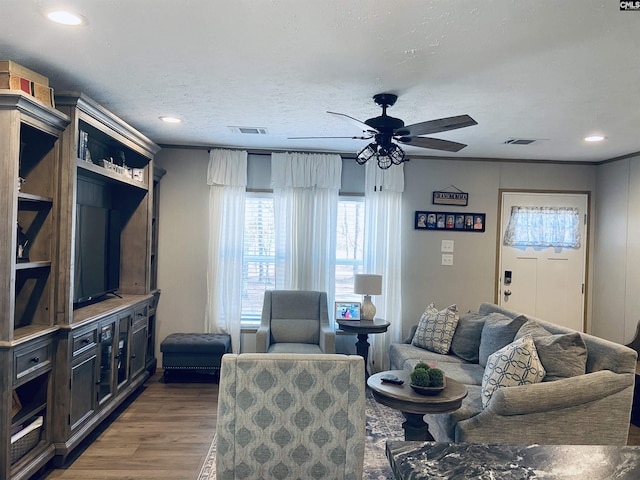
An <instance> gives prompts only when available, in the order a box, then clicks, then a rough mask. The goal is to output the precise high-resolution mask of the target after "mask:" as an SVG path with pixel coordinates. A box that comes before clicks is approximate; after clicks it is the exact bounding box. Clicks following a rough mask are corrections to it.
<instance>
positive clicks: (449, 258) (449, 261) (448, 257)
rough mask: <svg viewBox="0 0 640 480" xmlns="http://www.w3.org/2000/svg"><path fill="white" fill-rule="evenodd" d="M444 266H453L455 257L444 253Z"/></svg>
mask: <svg viewBox="0 0 640 480" xmlns="http://www.w3.org/2000/svg"><path fill="white" fill-rule="evenodd" d="M442 265H446V266H448V267H450V266H452V265H453V255H451V254H450V253H443V254H442Z"/></svg>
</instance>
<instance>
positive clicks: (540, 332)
mask: <svg viewBox="0 0 640 480" xmlns="http://www.w3.org/2000/svg"><path fill="white" fill-rule="evenodd" d="M525 335H531V336H532V337H533V338H534V339H535V338H536V337H546V336H547V335H551V332H550V331H549V330H547V329H546V328H544V327H543V326H542V325H540V324H539V323H538V322H536V321H535V320H527V321H526V322H524V325H522V326H521V327H520V330H518V332H517V333H516V336H515V338H514V340H518V339H520V338H522V337H524V336H525Z"/></svg>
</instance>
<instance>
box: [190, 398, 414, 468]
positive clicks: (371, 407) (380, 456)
mask: <svg viewBox="0 0 640 480" xmlns="http://www.w3.org/2000/svg"><path fill="white" fill-rule="evenodd" d="M366 408H367V427H366V439H365V448H364V475H363V478H364V479H365V480H388V479H389V478H393V472H392V471H391V467H390V466H389V461H388V460H387V457H386V455H385V446H386V443H387V440H403V439H404V433H403V431H402V422H403V421H404V417H403V416H402V414H401V413H400V412H398V411H397V410H394V409H392V408H389V407H385V406H384V405H380V404H379V403H378V402H376V401H375V400H374V399H373V396H372V395H371V392H370V391H369V390H367V406H366ZM216 438H217V437H213V442H211V447H209V453H208V454H207V458H206V459H205V461H204V464H203V465H202V469H201V470H200V475H199V476H198V480H215V478H216Z"/></svg>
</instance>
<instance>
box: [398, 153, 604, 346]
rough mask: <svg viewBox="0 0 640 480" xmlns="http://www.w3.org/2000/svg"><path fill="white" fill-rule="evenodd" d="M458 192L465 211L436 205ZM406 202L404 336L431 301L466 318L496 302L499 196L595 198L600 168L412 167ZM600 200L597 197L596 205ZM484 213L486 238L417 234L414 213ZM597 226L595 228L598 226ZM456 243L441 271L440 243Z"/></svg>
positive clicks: (427, 163)
mask: <svg viewBox="0 0 640 480" xmlns="http://www.w3.org/2000/svg"><path fill="white" fill-rule="evenodd" d="M449 185H455V186H456V187H457V188H459V189H460V190H462V191H464V192H468V193H469V204H468V206H467V207H447V206H442V205H432V204H431V198H432V192H433V191H434V190H443V189H445V188H446V187H448V186H449ZM405 187H406V188H405V193H404V196H403V206H402V209H403V211H402V215H403V224H404V225H405V228H404V230H403V244H402V254H403V263H402V282H403V285H402V289H403V314H402V318H403V320H402V321H403V335H405V334H407V333H408V330H409V328H410V326H411V325H412V324H415V323H417V321H418V319H419V318H420V315H421V314H422V312H423V311H424V309H425V307H426V306H427V304H428V303H429V302H430V301H434V302H435V303H436V306H437V307H439V308H444V307H446V306H448V305H450V304H453V303H455V304H457V305H458V309H459V310H460V311H461V312H466V311H468V310H470V309H477V307H478V305H479V304H480V303H482V302H486V301H490V302H493V301H494V292H495V282H496V275H495V268H496V252H497V250H496V249H497V244H498V238H499V235H498V232H497V228H498V225H497V218H498V199H499V195H498V192H499V190H500V189H514V190H515V189H530V190H573V191H578V190H579V191H592V192H593V191H594V190H595V167H592V166H583V165H566V164H553V165H548V164H541V163H528V164H523V163H512V162H497V161H496V162H491V161H469V160H467V161H458V160H426V159H419V160H413V161H411V162H409V163H408V164H406V166H405ZM594 197H595V195H594V194H592V197H591V198H592V203H593V200H594ZM431 209H433V210H440V211H453V212H455V211H461V212H465V211H466V212H473V213H486V215H487V216H486V225H485V232H484V233H475V232H473V233H470V232H456V231H453V232H452V231H425V230H414V229H413V224H414V214H415V211H416V210H431ZM592 224H593V220H592ZM444 239H446V240H453V241H454V253H453V255H454V265H453V266H452V267H451V266H442V265H441V260H442V258H441V256H442V253H441V251H440V250H441V242H442V240H444Z"/></svg>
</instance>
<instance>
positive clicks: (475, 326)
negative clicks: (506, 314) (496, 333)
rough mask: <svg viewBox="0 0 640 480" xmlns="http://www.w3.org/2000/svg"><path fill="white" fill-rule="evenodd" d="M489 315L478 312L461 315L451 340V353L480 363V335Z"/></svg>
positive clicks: (468, 360)
mask: <svg viewBox="0 0 640 480" xmlns="http://www.w3.org/2000/svg"><path fill="white" fill-rule="evenodd" d="M486 318H487V316H486V315H482V314H480V313H477V312H468V313H463V314H462V315H460V319H459V320H458V326H457V327H456V331H455V333H454V334H453V339H452V340H451V353H453V354H455V355H457V356H458V357H460V358H462V359H464V360H466V361H467V362H471V363H478V360H479V354H480V336H481V335H482V327H484V322H485V320H486Z"/></svg>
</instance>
